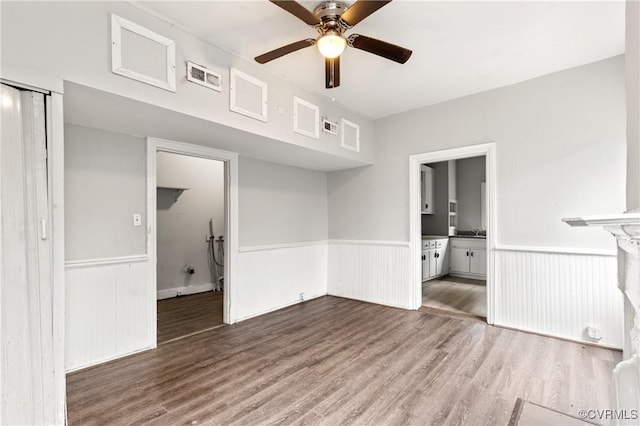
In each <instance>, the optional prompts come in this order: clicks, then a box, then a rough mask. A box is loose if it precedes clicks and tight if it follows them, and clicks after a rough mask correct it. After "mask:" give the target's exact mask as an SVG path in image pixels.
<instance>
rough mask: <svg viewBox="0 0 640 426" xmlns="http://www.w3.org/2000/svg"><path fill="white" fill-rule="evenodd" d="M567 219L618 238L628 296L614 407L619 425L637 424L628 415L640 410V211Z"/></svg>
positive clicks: (621, 277)
mask: <svg viewBox="0 0 640 426" xmlns="http://www.w3.org/2000/svg"><path fill="white" fill-rule="evenodd" d="M563 221H564V222H566V223H567V224H569V225H570V226H578V227H579V226H599V227H602V228H604V230H605V231H607V232H609V233H611V234H612V235H613V236H614V237H615V238H616V241H617V244H618V253H617V262H616V263H617V272H618V275H617V287H618V288H619V289H620V291H619V292H618V293H621V297H624V328H623V330H624V349H623V352H622V355H623V361H621V362H620V363H618V365H617V366H616V368H614V370H613V389H614V404H615V405H614V406H615V408H616V409H617V410H618V411H617V412H618V413H625V418H624V419H618V418H616V422H615V424H637V422H638V421H637V417H635V418H633V419H631V420H632V421H631V422H629V421H628V420H630V419H629V418H626V416H627V415H631V413H633V412H635V413H636V415H637V413H638V412H640V211H637V210H635V211H632V212H628V213H623V214H613V215H601V216H584V217H574V218H567V219H563ZM612 287H613V286H612ZM616 291H617V290H616ZM621 328H622V327H621Z"/></svg>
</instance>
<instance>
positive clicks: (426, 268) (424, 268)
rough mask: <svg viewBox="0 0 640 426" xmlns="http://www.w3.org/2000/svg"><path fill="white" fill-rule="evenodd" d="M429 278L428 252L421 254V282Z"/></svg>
mask: <svg viewBox="0 0 640 426" xmlns="http://www.w3.org/2000/svg"><path fill="white" fill-rule="evenodd" d="M428 278H429V251H423V252H422V280H423V281H424V280H426V279H428Z"/></svg>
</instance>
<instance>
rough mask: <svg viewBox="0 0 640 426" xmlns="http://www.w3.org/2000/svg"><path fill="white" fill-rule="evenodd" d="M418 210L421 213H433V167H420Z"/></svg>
mask: <svg viewBox="0 0 640 426" xmlns="http://www.w3.org/2000/svg"><path fill="white" fill-rule="evenodd" d="M420 202H421V204H420V211H421V212H422V214H433V169H432V168H431V167H429V166H421V167H420Z"/></svg>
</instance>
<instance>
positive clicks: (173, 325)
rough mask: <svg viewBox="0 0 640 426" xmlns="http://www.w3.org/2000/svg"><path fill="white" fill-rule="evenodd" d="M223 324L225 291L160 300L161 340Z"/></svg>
mask: <svg viewBox="0 0 640 426" xmlns="http://www.w3.org/2000/svg"><path fill="white" fill-rule="evenodd" d="M221 324H222V292H215V291H207V292H204V293H197V294H190V295H188V296H180V297H172V298H170V299H163V300H158V344H160V343H164V342H166V341H169V340H172V339H175V338H177V337H182V336H186V335H189V334H192V333H195V332H197V331H201V330H206V329H209V328H211V327H215V326H217V325H221Z"/></svg>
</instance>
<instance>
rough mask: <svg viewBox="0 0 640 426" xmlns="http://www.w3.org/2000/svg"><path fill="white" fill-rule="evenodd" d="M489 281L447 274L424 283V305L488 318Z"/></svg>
mask: <svg viewBox="0 0 640 426" xmlns="http://www.w3.org/2000/svg"><path fill="white" fill-rule="evenodd" d="M486 283H487V282H486V281H480V280H471V279H467V278H457V277H451V276H445V277H442V278H438V279H434V280H430V281H425V282H424V283H422V306H425V307H428V308H435V309H441V310H444V311H451V312H454V313H466V314H471V315H474V316H477V317H482V318H483V319H486V317H487V284H486Z"/></svg>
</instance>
